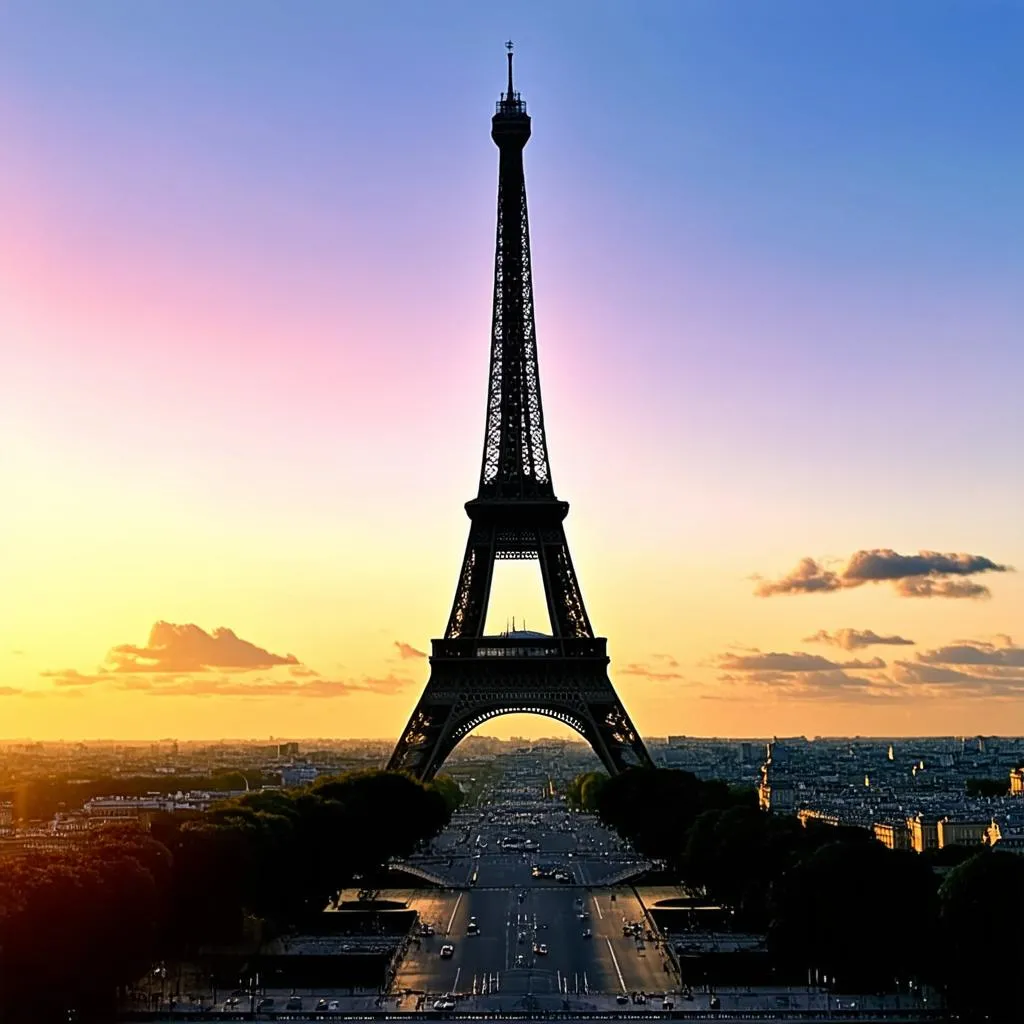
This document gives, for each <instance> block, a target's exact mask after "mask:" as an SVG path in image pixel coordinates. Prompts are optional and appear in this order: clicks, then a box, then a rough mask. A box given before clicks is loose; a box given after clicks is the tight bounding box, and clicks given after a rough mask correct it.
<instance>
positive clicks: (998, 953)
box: [938, 849, 1024, 1020]
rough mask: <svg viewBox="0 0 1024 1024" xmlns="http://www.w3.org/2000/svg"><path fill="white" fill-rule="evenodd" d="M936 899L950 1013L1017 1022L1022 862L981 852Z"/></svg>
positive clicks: (1023, 917) (1022, 946)
mask: <svg viewBox="0 0 1024 1024" xmlns="http://www.w3.org/2000/svg"><path fill="white" fill-rule="evenodd" d="M938 899H939V923H940V926H941V931H940V935H941V939H942V950H943V960H942V966H943V968H944V971H943V975H944V977H945V978H946V980H947V983H948V987H947V995H948V998H949V1002H950V1006H951V1008H953V1009H956V1010H960V1011H963V1012H973V1013H977V1014H981V1013H987V1014H991V1015H992V1017H991V1019H994V1020H1013V1019H1016V1018H1017V1017H1018V1016H1019V1005H1017V1004H1018V1001H1019V994H1018V992H1017V987H1016V985H1014V984H1013V979H1016V978H1018V977H1019V976H1020V966H1021V963H1024V858H1022V857H1019V856H1018V855H1016V854H1012V853H999V852H998V851H993V850H988V849H985V850H983V852H981V853H979V854H976V855H975V856H974V857H972V858H971V859H970V860H967V861H964V863H962V864H961V865H959V866H958V867H955V868H953V869H952V870H951V871H950V872H949V874H948V875H947V876H946V878H945V880H944V881H943V883H942V885H941V886H940V888H939V893H938ZM1015 1011H1017V1012H1015Z"/></svg>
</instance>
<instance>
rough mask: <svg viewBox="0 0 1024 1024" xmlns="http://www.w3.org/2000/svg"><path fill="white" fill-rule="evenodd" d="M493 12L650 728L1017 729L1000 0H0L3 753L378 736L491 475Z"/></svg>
mask: <svg viewBox="0 0 1024 1024" xmlns="http://www.w3.org/2000/svg"><path fill="white" fill-rule="evenodd" d="M509 37H511V38H512V39H514V40H515V41H516V75H517V87H518V88H520V89H521V90H522V93H523V96H524V98H525V99H526V100H527V102H528V104H529V108H530V112H531V114H532V116H533V119H534V120H533V138H532V140H531V142H530V145H529V147H528V148H527V151H526V165H527V183H528V192H529V198H530V207H531V209H530V213H531V229H532V237H533V255H534V271H535V279H536V302H537V324H538V341H539V347H540V360H541V374H542V380H543V386H544V399H545V413H546V420H547V427H548V440H549V445H550V450H551V456H552V466H553V477H554V481H555V486H556V490H557V492H558V494H559V496H560V497H562V498H566V499H568V500H569V501H570V502H571V503H572V508H573V511H572V512H571V513H570V518H569V520H568V522H567V530H568V534H569V540H570V544H571V546H572V550H573V554H574V557H575V560H576V564H577V569H578V571H579V575H580V578H581V582H582V584H583V588H584V593H585V596H586V599H587V603H588V609H589V612H590V616H591V619H592V620H593V622H594V624H595V627H596V628H597V630H598V631H599V632H600V633H602V634H604V635H607V636H608V638H609V649H610V653H611V655H612V659H613V661H612V677H613V680H614V681H615V684H616V686H617V687H618V689H619V691H620V693H621V695H622V697H623V699H624V701H625V703H626V705H627V707H628V708H629V709H630V712H631V713H632V715H633V717H634V718H635V720H636V722H637V724H638V725H639V727H640V729H641V731H642V732H645V733H647V734H652V735H665V734H666V733H685V734H691V735H714V734H720V735H721V734H732V735H744V734H745V735H751V734H753V735H765V734H772V733H775V734H778V735H785V734H790V733H806V734H808V735H814V734H830V733H831V734H835V733H844V734H848V733H864V734H899V733H976V732H1003V733H1008V732H1018V733H1019V732H1024V701H1022V699H1021V697H1020V696H1018V694H1024V649H1022V646H1024V579H1022V574H1021V572H1016V573H1015V572H1012V571H1009V569H1007V568H1005V567H1017V568H1019V569H1021V570H1024V411H1022V410H1024V402H1022V401H1021V390H1022V384H1024V344H1022V339H1024V288H1022V287H1021V281H1022V279H1024V201H1022V194H1021V182H1022V181H1024V136H1022V134H1021V132H1020V110H1021V108H1022V106H1024V63H1022V61H1021V58H1020V54H1021V52H1022V47H1024V5H1022V4H1020V3H1017V2H1012V0H1006V2H999V0H959V2H957V0H919V2H901V0H886V2H863V0H856V2H849V3H847V2H843V0H831V2H829V3H828V4H822V3H820V2H818V0H803V2H796V0H774V2H773V3H771V4H764V3H760V2H755V0H749V2H729V0H664V2H656V0H647V2H644V3H639V4H627V3H625V2H621V3H618V2H617V3H611V2H599V0H587V2H570V0H562V2H559V3H550V2H545V0H537V2H529V0H520V2H518V3H516V4H511V5H510V4H501V5H499V4H481V3H479V2H464V3H455V2H441V0H433V2H431V3H420V2H413V0H407V2H399V0H362V2H357V0H346V2H326V0H325V2H314V0H289V2H284V0H279V2H262V0H219V2H218V3H216V4H210V3H200V2H191V3H189V2H182V0H174V2H171V0H166V2H164V0H150V2H147V3H139V2H137V0H119V2H115V0H66V2H63V3H57V2H52V0H3V2H0V137H2V138H3V157H2V159H0V232H2V235H0V237H2V244H0V429H2V436H3V443H2V445H0V460H2V462H0V472H2V477H0V479H2V480H3V483H4V489H3V500H2V501H0V584H2V585H0V737H14V736H35V737H38V738H57V737H66V738H72V737H100V736H102V737H115V736H118V737H120V736H123V737H147V736H148V737H156V736H180V737H182V738H185V737H191V736H196V737H217V736H246V735H270V734H273V735H278V736H281V735H285V736H288V735H291V736H311V735H316V736H332V735H342V736H397V734H398V732H399V730H400V729H401V727H402V726H403V725H404V723H405V720H406V718H407V716H408V714H409V711H410V710H411V707H412V705H413V703H414V702H415V699H416V697H417V695H418V692H419V688H420V687H421V686H422V684H423V682H424V681H425V679H426V674H427V668H428V666H427V664H426V662H425V661H424V660H423V658H422V657H420V656H419V655H418V654H417V653H416V652H419V651H424V650H428V649H429V642H430V638H431V637H432V636H436V635H438V633H439V632H441V631H442V630H443V627H444V624H445V622H446V620H447V615H448V611H449V606H450V602H451V597H452V592H453V588H454V584H455V578H456V573H457V570H458V566H459V560H460V558H461V554H462V547H463V545H464V543H465V535H466V530H467V526H468V523H467V520H466V519H465V516H464V513H463V511H462V507H461V506H462V503H463V502H464V501H465V500H466V499H468V498H470V497H472V496H473V493H474V492H475V487H476V482H477V476H478V472H479V459H480V451H481V446H482V440H483V423H484V398H485V388H486V373H487V355H488V329H489V319H490V287H491V275H492V263H493V238H494V206H495V185H496V174H497V151H496V149H495V147H494V146H493V144H492V142H491V140H490V137H489V127H490V125H489V119H490V116H491V113H492V112H493V103H494V101H495V100H496V99H497V96H498V93H499V91H500V89H501V88H502V86H503V78H504V49H503V45H502V44H503V42H504V40H505V39H506V38H509ZM919 551H925V552H939V553H949V554H958V555H960V556H962V557H961V558H960V560H959V561H957V560H949V559H946V560H945V561H943V560H941V559H935V558H934V557H932V556H925V557H923V558H916V559H911V558H909V556H916V554H917V552H919ZM858 552H860V553H861V554H860V555H857V553H858ZM887 552H888V553H887ZM872 553H874V554H872ZM900 556H903V557H902V558H901V557H900ZM807 558H810V559H814V562H813V563H803V565H802V568H800V571H799V572H796V570H795V567H799V566H800V565H801V560H802V559H807ZM864 566H867V569H864ZM500 568H501V569H508V570H509V571H508V572H507V573H506V574H504V575H499V576H498V577H497V579H496V587H495V593H494V597H493V600H492V609H493V615H492V619H491V622H492V625H494V626H496V627H499V628H503V627H504V625H505V621H506V619H507V618H509V617H511V616H512V615H515V616H516V618H517V623H518V622H519V621H520V620H521V619H522V618H523V617H525V618H526V620H527V624H528V625H530V626H533V625H534V624H536V625H537V626H540V625H541V622H540V620H541V618H542V613H541V609H542V607H543V604H542V601H541V600H540V594H539V577H536V576H535V575H533V574H531V575H530V576H529V578H527V577H526V576H524V575H523V574H522V572H521V570H522V569H523V568H524V567H523V566H514V567H508V566H501V567H500ZM527 568H532V567H530V566H528V567H527ZM862 570H864V571H862ZM754 577H758V578H754ZM780 591H781V592H780ZM985 591H987V596H986V593H985ZM759 594H760V595H762V596H759ZM763 595H767V596H763ZM957 595H959V596H957ZM965 595H974V596H965ZM159 623H164V624H165V625H155V624H159ZM189 626H194V627H195V628H191V629H190V628H186V627H189ZM215 630H222V632H220V633H216V634H215ZM225 630H226V631H227V632H224V631H225ZM822 630H824V631H825V632H826V633H827V634H828V638H830V639H831V641H832V642H828V639H826V638H823V637H822V636H819V635H818V634H819V631H822ZM840 630H858V631H861V632H859V633H852V632H846V633H839V632H837V631H840ZM867 631H872V632H873V633H874V634H875V637H874V638H872V637H871V636H870V635H868V634H867ZM880 638H883V639H884V638H888V642H886V643H877V642H875V641H877V640H878V639H880ZM898 639H902V640H906V641H912V643H898V642H897V640H898ZM875 659H881V661H882V662H883V663H884V664H879V662H878V661H876V660H875ZM158 698H159V699H158ZM488 728H489V729H490V730H491V731H492V732H494V733H497V734H508V733H509V732H516V733H524V732H525V733H529V732H532V733H533V734H538V735H540V734H545V735H546V734H550V733H551V731H552V726H551V723H549V722H547V721H546V720H541V719H533V720H529V719H527V720H525V721H524V720H522V719H511V718H510V719H499V720H498V721H497V722H495V723H492V724H491V725H490V726H489V727H488Z"/></svg>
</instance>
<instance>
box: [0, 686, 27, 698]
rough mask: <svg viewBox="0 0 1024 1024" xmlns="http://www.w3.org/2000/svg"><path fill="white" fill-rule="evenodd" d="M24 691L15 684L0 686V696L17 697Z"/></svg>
mask: <svg viewBox="0 0 1024 1024" xmlns="http://www.w3.org/2000/svg"><path fill="white" fill-rule="evenodd" d="M24 692H25V691H24V690H21V689H19V688H18V687H17V686H0V697H17V696H18V695H19V694H22V693H24Z"/></svg>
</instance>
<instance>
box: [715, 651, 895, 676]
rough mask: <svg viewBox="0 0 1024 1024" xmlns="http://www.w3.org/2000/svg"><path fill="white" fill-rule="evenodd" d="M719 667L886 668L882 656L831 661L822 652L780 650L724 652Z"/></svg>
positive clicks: (785, 669)
mask: <svg viewBox="0 0 1024 1024" xmlns="http://www.w3.org/2000/svg"><path fill="white" fill-rule="evenodd" d="M717 664H718V667H719V668H721V669H723V670H725V671H727V672H759V671H769V672H785V673H790V672H828V671H831V670H832V669H846V668H859V669H876V668H885V662H884V661H882V659H881V658H872V659H871V660H870V661H859V660H857V659H854V660H853V661H830V660H829V659H828V658H823V657H822V656H821V655H820V654H805V653H804V652H803V651H797V652H796V653H794V654H784V653H781V652H779V651H768V652H767V653H764V654H762V653H761V652H760V651H758V652H757V653H756V654H723V655H720V656H719V657H718V659H717Z"/></svg>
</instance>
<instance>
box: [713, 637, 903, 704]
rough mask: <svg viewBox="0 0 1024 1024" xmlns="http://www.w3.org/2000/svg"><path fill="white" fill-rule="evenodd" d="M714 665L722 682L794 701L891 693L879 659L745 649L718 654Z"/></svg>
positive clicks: (875, 697) (854, 698)
mask: <svg viewBox="0 0 1024 1024" xmlns="http://www.w3.org/2000/svg"><path fill="white" fill-rule="evenodd" d="M713 664H715V665H717V666H718V668H719V669H720V675H719V677H718V680H719V682H721V683H726V684H733V685H735V684H739V685H742V686H748V687H749V686H754V687H759V688H761V689H764V690H769V691H771V692H774V693H775V694H776V695H785V696H786V697H787V698H793V699H796V700H804V699H807V700H839V701H842V700H849V701H861V700H879V699H883V698H889V697H890V696H891V695H892V694H891V688H892V687H891V683H890V681H889V680H888V678H887V677H886V675H885V672H884V669H885V668H886V663H885V662H884V661H883V660H882V659H881V658H871V659H870V660H868V661H863V660H861V659H858V658H854V659H851V660H849V661H834V660H832V659H830V658H825V657H822V656H821V655H820V654H808V653H806V652H805V651H793V652H784V651H759V650H757V649H747V650H744V651H743V652H742V653H737V652H736V651H726V652H724V653H722V654H719V655H718V656H717V657H716V658H715V659H714V662H713ZM862 673H867V674H866V675H865V674H862Z"/></svg>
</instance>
